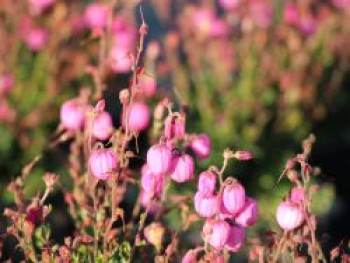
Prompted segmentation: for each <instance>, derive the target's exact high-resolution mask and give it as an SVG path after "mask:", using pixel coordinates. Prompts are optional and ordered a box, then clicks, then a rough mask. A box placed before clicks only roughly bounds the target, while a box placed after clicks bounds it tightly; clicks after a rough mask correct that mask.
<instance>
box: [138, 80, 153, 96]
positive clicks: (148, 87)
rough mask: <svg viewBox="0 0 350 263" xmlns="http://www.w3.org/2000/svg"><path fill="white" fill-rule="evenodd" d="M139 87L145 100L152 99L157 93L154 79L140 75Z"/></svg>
mask: <svg viewBox="0 0 350 263" xmlns="http://www.w3.org/2000/svg"><path fill="white" fill-rule="evenodd" d="M139 87H140V91H141V93H142V94H143V95H144V96H145V97H146V98H152V97H153V96H154V95H155V94H156V91H157V83H156V80H155V78H153V77H149V76H146V75H142V76H141V78H140V82H139Z"/></svg>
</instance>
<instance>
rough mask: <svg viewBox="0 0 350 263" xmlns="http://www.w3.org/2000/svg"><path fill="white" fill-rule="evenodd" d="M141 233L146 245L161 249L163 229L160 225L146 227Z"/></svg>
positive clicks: (154, 224) (153, 224)
mask: <svg viewBox="0 0 350 263" xmlns="http://www.w3.org/2000/svg"><path fill="white" fill-rule="evenodd" d="M143 233H144V235H145V238H146V240H147V242H148V243H150V244H152V245H154V246H155V247H158V248H159V247H161V245H162V240H163V236H164V233H165V229H164V227H163V226H162V225H161V224H160V223H152V224H150V225H148V226H147V227H146V228H145V230H144V231H143Z"/></svg>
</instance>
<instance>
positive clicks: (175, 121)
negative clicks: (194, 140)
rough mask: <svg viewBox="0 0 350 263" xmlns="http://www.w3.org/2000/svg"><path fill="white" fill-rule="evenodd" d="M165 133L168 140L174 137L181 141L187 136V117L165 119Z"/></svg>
mask: <svg viewBox="0 0 350 263" xmlns="http://www.w3.org/2000/svg"><path fill="white" fill-rule="evenodd" d="M164 133H165V137H166V138H167V139H168V140H171V139H173V138H174V137H176V138H178V139H180V140H181V139H183V137H184V136H185V116H183V115H180V116H172V115H170V116H168V117H167V118H166V119H165V128H164Z"/></svg>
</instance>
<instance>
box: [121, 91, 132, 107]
mask: <svg viewBox="0 0 350 263" xmlns="http://www.w3.org/2000/svg"><path fill="white" fill-rule="evenodd" d="M129 98H130V91H129V90H128V89H122V90H121V91H120V92H119V100H120V102H121V103H122V104H128V103H129Z"/></svg>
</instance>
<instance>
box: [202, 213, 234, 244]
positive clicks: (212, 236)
mask: <svg viewBox="0 0 350 263" xmlns="http://www.w3.org/2000/svg"><path fill="white" fill-rule="evenodd" d="M229 233H230V225H229V224H228V223H227V222H226V221H224V220H210V221H207V222H206V223H205V224H204V226H203V236H204V237H205V239H206V240H207V242H208V243H209V244H210V245H211V246H212V247H213V248H215V249H217V250H222V249H223V248H224V246H225V245H226V242H227V239H228V238H229Z"/></svg>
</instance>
